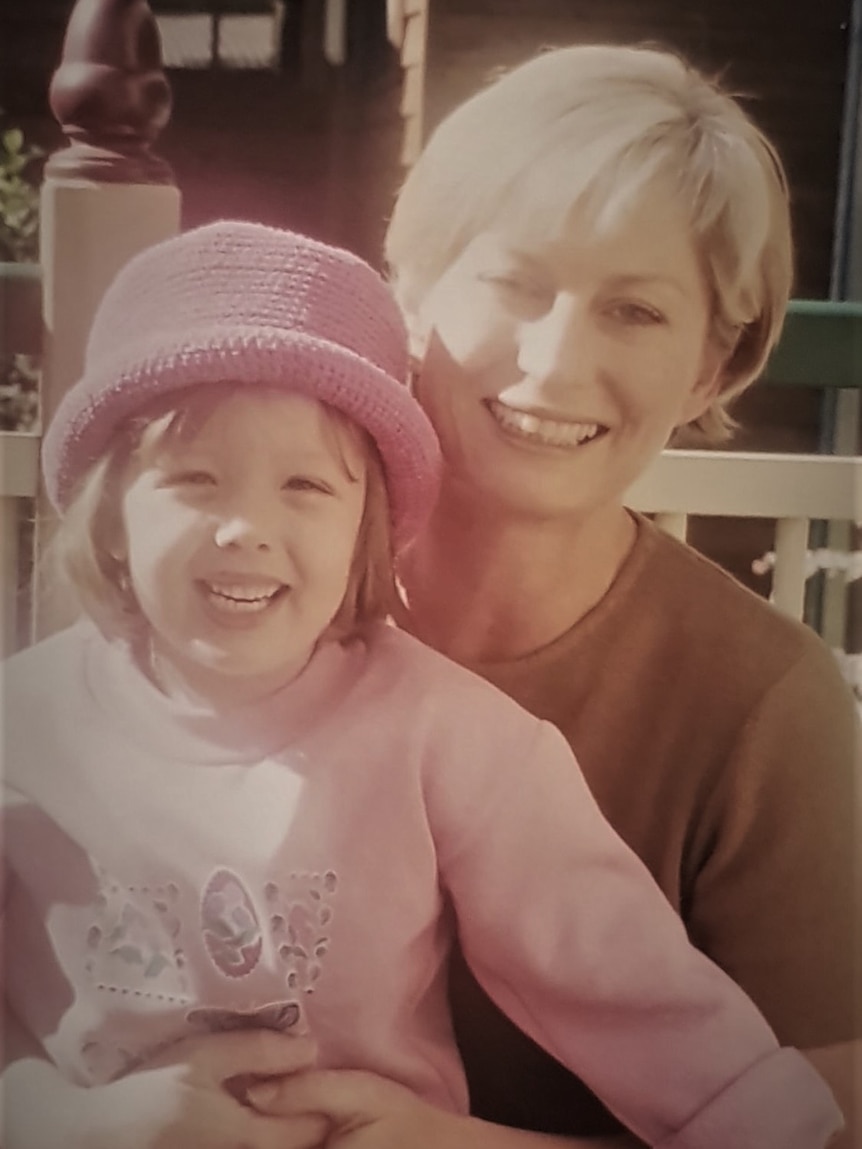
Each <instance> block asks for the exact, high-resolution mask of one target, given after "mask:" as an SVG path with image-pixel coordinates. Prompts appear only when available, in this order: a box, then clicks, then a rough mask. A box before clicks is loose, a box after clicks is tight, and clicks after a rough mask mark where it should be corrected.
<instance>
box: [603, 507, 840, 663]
mask: <svg viewBox="0 0 862 1149" xmlns="http://www.w3.org/2000/svg"><path fill="white" fill-rule="evenodd" d="M641 545H642V547H643V553H642V555H641V556H640V558H639V561H638V565H637V570H636V572H635V578H634V579H632V581H631V583H630V585H629V586H628V588H627V593H626V594H624V595H621V596H620V599H619V602H618V603H617V604H616V605H617V607H618V609H619V614H620V615H626V614H636V613H639V612H642V613H645V614H646V615H647V616H648V618H649V619H650V620H651V623H652V625H651V627H650V630H651V632H652V633H653V636H654V638H655V640H656V641H657V642H659V643H662V642H663V643H664V644H666V645H667V646H669V647H671V648H673V649H677V650H678V649H680V648H684V649H686V650H687V651H688V652H689V654H690V656H691V657H693V658H701V659H703V660H706V661H708V662H712V663H714V664H715V665H716V668H717V669H721V668H723V667H724V666H725V657H726V659H727V660H730V661H732V664H733V667H734V668H735V669H734V673H735V674H736V675H737V676H738V675H739V674H741V673H744V672H745V671H746V670H748V671H750V672H751V673H752V674H753V675H754V676H755V677H756V678H757V679H758V680H761V681H762V680H763V679H764V676H766V677H767V678H768V677H769V676H770V675H771V674H776V675H778V674H783V673H784V672H785V671H786V670H788V669H789V668H790V667H791V666H795V665H797V664H807V663H810V664H811V665H812V666H815V667H816V666H820V665H822V664H823V663H827V664H829V665H830V666H831V663H833V662H834V661H835V659H834V656H833V654H832V652H831V651H830V650H829V649H828V648H827V646H826V645H825V643H824V642H823V641H822V640H821V639H820V638H819V636H818V635H817V634H816V633H815V632H814V631H813V630H812V629H811V627H809V626H806V625H804V624H803V623H801V622H799V621H797V620H796V619H793V618H790V617H789V616H788V615H786V614H784V613H782V612H781V611H780V610H778V609H777V608H776V607H775V606H773V605H772V604H771V603H769V602H767V601H766V600H765V599H764V598H762V597H761V596H760V595H758V594H756V593H755V592H754V591H752V590H750V589H749V588H748V587H745V586H743V585H742V584H741V583H740V582H739V581H738V580H737V579H736V578H734V576H733V575H732V574H729V573H728V572H727V571H725V570H723V569H722V568H721V567H719V566H718V565H717V564H716V563H714V562H713V561H712V560H710V559H709V558H707V557H705V556H704V555H702V554H700V553H699V552H698V551H696V550H695V549H694V548H693V547H691V546H689V545H687V544H685V543H682V542H679V541H678V540H677V539H674V538H671V537H670V536H669V535H667V534H665V533H664V532H663V531H661V530H659V529H658V528H657V527H655V526H653V525H652V524H650V523H645V524H644V526H643V527H642V544H641Z"/></svg>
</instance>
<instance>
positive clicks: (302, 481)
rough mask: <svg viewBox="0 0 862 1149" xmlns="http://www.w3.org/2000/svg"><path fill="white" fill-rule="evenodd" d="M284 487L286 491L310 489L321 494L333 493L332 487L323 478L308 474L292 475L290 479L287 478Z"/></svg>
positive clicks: (309, 490)
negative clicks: (312, 476)
mask: <svg viewBox="0 0 862 1149" xmlns="http://www.w3.org/2000/svg"><path fill="white" fill-rule="evenodd" d="M283 489H284V490H285V491H299V492H303V491H308V492H312V493H315V492H316V493H317V494H320V495H331V494H332V487H330V485H329V484H328V483H326V482H324V481H323V479H312V478H309V476H308V475H291V476H290V478H289V479H287V480H285V483H284V487H283Z"/></svg>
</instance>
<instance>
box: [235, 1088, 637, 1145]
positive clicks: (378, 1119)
mask: <svg viewBox="0 0 862 1149" xmlns="http://www.w3.org/2000/svg"><path fill="white" fill-rule="evenodd" d="M248 1099H249V1101H250V1102H251V1103H252V1104H253V1105H254V1106H255V1108H256V1109H258V1110H259V1111H260V1112H261V1113H266V1114H269V1115H271V1116H280V1117H292V1118H296V1117H301V1116H308V1115H312V1114H319V1115H324V1116H325V1117H326V1118H327V1120H328V1121H329V1122H330V1123H331V1132H330V1134H329V1136H328V1138H327V1139H326V1142H325V1144H326V1149H405V1147H406V1146H409V1147H410V1149H639V1147H641V1146H642V1142H640V1141H638V1140H637V1139H636V1138H634V1137H630V1136H627V1135H622V1136H619V1137H613V1138H589V1137H587V1138H580V1137H579V1138H568V1137H558V1136H553V1135H551V1134H548V1133H532V1132H525V1131H524V1130H521V1129H507V1128H504V1127H503V1126H501V1125H492V1124H490V1123H489V1122H487V1121H480V1120H479V1119H478V1118H477V1117H467V1116H464V1115H461V1114H455V1113H447V1112H445V1111H444V1110H442V1109H438V1108H437V1107H436V1106H434V1105H430V1104H429V1103H428V1102H426V1101H422V1100H420V1099H419V1098H417V1097H416V1096H415V1094H413V1093H411V1092H410V1090H408V1089H405V1088H404V1086H402V1085H398V1084H396V1083H395V1082H394V1081H387V1080H385V1079H384V1078H382V1077H378V1076H377V1075H376V1074H373V1073H365V1072H360V1071H354V1070H347V1069H322V1070H315V1069H312V1070H308V1071H306V1072H302V1073H297V1074H294V1075H293V1076H291V1077H286V1078H283V1079H282V1080H280V1081H272V1082H267V1083H266V1084H264V1085H258V1086H254V1087H253V1088H252V1089H250V1090H249V1092H248Z"/></svg>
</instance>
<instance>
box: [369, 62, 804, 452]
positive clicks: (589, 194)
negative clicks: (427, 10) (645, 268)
mask: <svg viewBox="0 0 862 1149" xmlns="http://www.w3.org/2000/svg"><path fill="white" fill-rule="evenodd" d="M654 189H659V190H660V191H662V192H667V191H668V190H669V192H670V194H672V195H674V196H675V197H676V199H677V201H678V202H679V204H680V205H681V206H682V207H683V209H684V210H685V211H686V212H687V214H688V217H689V220H690V225H691V229H692V235H693V237H694V240H695V243H696V244H697V247H698V250H699V253H700V256H701V259H702V261H703V266H704V273H705V276H706V281H707V285H708V288H709V290H710V293H711V296H712V300H713V326H712V337H713V339H714V341H715V342H716V344H717V345H718V347H719V349H720V350H721V352H722V353H723V354H724V356H725V359H724V367H723V373H722V378H721V387H720V391H719V394H718V395H717V398H716V400H715V402H714V403H713V404H712V406H711V407H710V408H709V409H708V410H707V411H706V412H705V413H704V414H703V415H702V416H701V417H700V418H699V419H697V420H696V421H695V422H694V423H693V424H692V427H693V428H694V429H696V430H697V431H699V432H700V433H701V434H702V436H704V437H705V438H708V439H713V440H718V439H722V438H726V437H727V434H728V433H729V430H730V428H731V427H732V426H733V421H732V420H731V419H730V417H729V415H728V413H727V411H726V406H727V404H728V402H729V401H730V400H731V399H732V398H733V397H734V396H736V395H738V394H739V393H740V392H741V391H743V390H744V389H745V388H746V387H747V386H748V385H749V384H750V383H751V382H752V381H753V380H754V379H755V378H756V377H757V376H758V375H759V374H760V372H761V371H762V369H763V367H764V364H765V362H766V359H767V357H768V355H769V352H770V351H771V349H772V348H773V346H774V345H775V343H776V342H777V340H778V336H779V334H780V331H781V326H782V323H783V320H784V314H785V310H786V306H787V300H788V297H789V295H790V289H791V283H792V277H793V254H792V240H791V229H790V211H789V197H788V188H787V180H786V177H785V174H784V170H783V168H782V164H781V160H780V158H779V156H778V154H777V152H776V150H775V148H774V147H773V146H772V144H771V143H770V142H769V140H768V139H767V138H766V137H765V136H764V134H763V133H762V132H761V131H760V130H759V129H758V127H757V126H756V125H755V124H754V123H753V121H752V120H751V119H750V118H749V117H748V116H747V115H746V113H745V112H744V111H743V110H742V108H741V107H740V105H739V104H738V103H737V102H736V100H734V99H733V98H732V97H731V96H730V95H729V94H727V93H725V92H724V91H722V90H721V88H720V87H719V86H718V84H717V83H714V82H712V81H710V80H707V79H706V78H705V77H704V76H703V75H701V74H700V73H699V72H698V71H696V70H695V69H694V68H692V67H690V66H689V65H688V64H686V63H685V61H683V60H682V59H680V58H679V57H678V56H675V55H673V54H671V53H669V52H664V51H658V50H655V49H652V48H645V47H643V48H641V47H637V48H636V47H617V46H607V45H583V46H577V47H572V48H562V49H557V50H554V51H549V52H546V53H543V54H542V55H540V56H537V57H536V58H535V59H533V60H531V61H529V62H528V63H526V64H523V65H521V66H520V67H518V68H516V69H515V70H514V71H512V72H510V73H509V74H507V75H505V76H503V77H502V78H501V79H498V80H497V81H496V82H495V83H493V84H491V85H490V86H489V87H488V88H486V89H484V90H483V91H481V92H480V93H479V94H478V95H476V96H474V97H472V98H471V99H469V100H467V101H466V103H464V104H462V105H461V106H460V107H459V108H457V109H456V110H455V111H454V112H453V113H452V114H451V115H450V116H449V117H448V119H446V120H444V121H443V123H442V124H441V125H440V126H439V127H438V128H437V130H436V131H435V132H434V134H433V135H432V137H431V139H430V141H429V142H428V144H427V146H426V148H425V150H424V152H423V153H422V155H421V156H420V157H419V159H418V161H417V162H416V164H415V166H414V168H413V169H412V171H411V173H410V174H409V176H408V178H407V180H406V182H405V184H404V187H403V188H402V191H401V194H400V196H399V198H398V201H397V204H396V206H395V210H394V213H393V216H392V221H391V224H390V227H389V231H388V234H387V237H386V258H387V261H388V263H389V266H390V270H391V273H392V277H393V281H394V286H395V290H396V293H397V294H398V297H399V302H400V303H401V306H402V310H403V311H404V313H405V316H406V317H407V322H408V325H413V326H414V327H415V324H416V319H417V316H418V313H419V309H420V307H421V305H422V302H423V300H424V298H425V296H426V295H427V293H428V291H429V290H430V289H431V288H432V287H433V285H434V284H435V283H436V282H437V280H438V279H439V278H440V276H441V275H442V274H443V272H444V271H445V270H446V269H447V268H448V267H449V266H450V265H451V264H452V262H453V261H454V260H455V259H457V257H458V256H459V254H460V253H461V252H462V251H463V250H464V248H465V247H466V246H467V244H468V243H469V242H470V241H471V240H472V239H473V238H474V237H475V236H476V235H477V234H480V233H481V232H482V231H484V230H487V229H488V228H490V227H494V228H497V229H499V228H501V227H502V228H505V227H506V226H512V227H513V228H514V227H517V229H518V232H519V234H521V235H523V234H524V231H525V229H528V230H527V234H530V232H529V229H531V228H532V229H535V234H536V236H537V238H538V239H539V241H540V242H541V240H542V239H545V240H547V239H548V237H550V236H553V235H554V234H555V232H556V233H559V232H560V231H562V229H563V228H564V226H565V224H566V221H567V219H568V218H569V216H570V215H571V213H572V210H573V209H574V208H575V207H576V206H577V208H578V209H579V210H584V211H585V212H587V213H588V216H589V217H590V218H591V219H592V220H593V222H594V223H596V225H598V226H600V225H601V224H603V223H604V222H606V221H608V220H612V219H613V218H615V216H616V215H617V214H618V213H621V212H624V211H625V210H626V208H627V207H628V206H629V205H631V204H632V203H633V202H637V201H638V199H639V197H641V196H643V195H644V194H646V193H648V192H651V191H653V190H654Z"/></svg>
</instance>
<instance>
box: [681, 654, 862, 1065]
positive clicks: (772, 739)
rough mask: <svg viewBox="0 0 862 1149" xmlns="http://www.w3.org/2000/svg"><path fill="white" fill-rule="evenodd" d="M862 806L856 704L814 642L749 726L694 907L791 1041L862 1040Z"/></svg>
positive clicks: (716, 811) (712, 943)
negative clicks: (860, 994) (861, 1005)
mask: <svg viewBox="0 0 862 1149" xmlns="http://www.w3.org/2000/svg"><path fill="white" fill-rule="evenodd" d="M860 799H862V763H860V725H859V719H858V714H857V712H856V707H855V704H854V701H853V697H852V694H851V693H850V691H849V689H848V688H847V687H846V684H845V683H844V682H843V680H842V678H841V675H840V672H839V669H838V666H837V662H836V660H835V659H834V657H833V656H832V654H831V652H830V651H829V650H828V649H827V648H826V647H825V646H822V644H819V643H818V644H812V645H811V646H810V647H809V648H808V650H807V652H806V653H805V654H804V655H803V656H802V657H801V658H800V659H798V660H797V661H796V662H795V663H793V664H792V665H791V666H790V667H789V668H788V670H787V671H786V673H785V674H784V675H783V676H782V677H781V678H780V679H779V680H778V681H777V682H776V683H775V684H774V685H773V686H772V688H771V689H770V690H769V691H768V692H767V693H766V694H765V695H764V696H763V698H762V699H761V700H760V701H759V703H758V705H757V706H756V707H755V708H754V710H753V711H752V713H751V714H750V716H749V718H748V721H747V722H746V723H745V725H744V726H743V727H742V729H741V731H740V735H739V737H738V739H737V743H736V746H735V748H734V752H733V755H732V757H731V760H730V761H729V762H728V763H727V767H726V769H724V770H723V771H722V773H721V776H720V779H719V784H718V786H717V788H716V791H715V793H714V794H713V796H712V800H711V802H710V804H709V807H708V810H707V814H706V816H705V817H704V818H703V819H702V820H701V822H700V824H699V825H698V827H697V828H696V831H695V837H694V840H693V842H692V847H691V853H692V856H693V858H694V859H695V866H696V870H695V872H694V875H693V877H692V884H691V891H692V892H691V895H690V898H689V904H688V906H686V907H684V909H683V912H684V917H685V919H686V922H687V925H688V928H689V933H690V935H691V937H692V940H693V941H694V943H695V944H696V945H697V946H698V947H699V948H700V949H702V950H703V951H704V952H705V953H708V954H709V955H710V957H712V958H713V960H714V961H716V962H717V963H718V964H719V965H721V966H722V968H723V969H725V970H726V971H727V972H728V973H729V974H730V975H731V977H733V979H734V980H735V981H736V982H738V983H739V984H740V985H741V986H742V987H743V988H744V989H745V990H746V992H747V993H749V994H750V995H751V997H752V998H753V999H754V1000H755V1001H756V1002H757V1003H758V1006H759V1007H760V1009H761V1010H762V1012H763V1013H764V1014H765V1016H766V1017H767V1018H768V1019H769V1021H770V1024H771V1025H772V1027H773V1028H774V1030H775V1031H776V1033H777V1035H778V1038H779V1040H780V1041H781V1042H782V1043H784V1044H788V1045H795V1046H797V1047H799V1048H814V1047H817V1046H823V1045H830V1044H833V1043H835V1042H840V1041H846V1040H849V1039H851V1038H853V1037H859V1036H862V1010H860V998H859V987H860V986H862V852H860V843H862V800H860Z"/></svg>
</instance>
